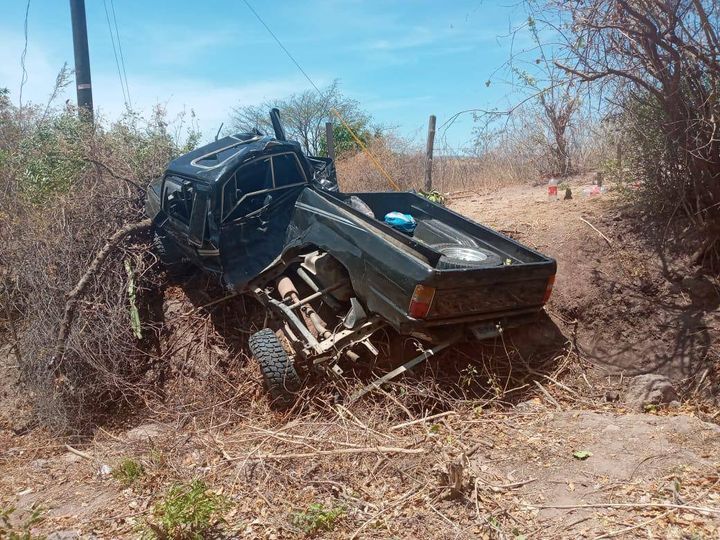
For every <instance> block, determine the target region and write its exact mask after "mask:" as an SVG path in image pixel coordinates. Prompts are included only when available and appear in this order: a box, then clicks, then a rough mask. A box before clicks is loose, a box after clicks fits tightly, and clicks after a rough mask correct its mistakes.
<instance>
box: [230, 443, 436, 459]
mask: <svg viewBox="0 0 720 540" xmlns="http://www.w3.org/2000/svg"><path fill="white" fill-rule="evenodd" d="M425 452H426V450H425V449H424V448H393V447H389V446H368V447H364V448H336V449H333V450H316V451H314V452H304V453H295V454H258V455H256V456H252V457H251V458H249V459H251V460H254V461H259V460H263V459H299V458H312V457H316V456H334V455H339V454H424V453H425ZM234 459H235V460H236V461H237V460H238V459H245V458H234Z"/></svg>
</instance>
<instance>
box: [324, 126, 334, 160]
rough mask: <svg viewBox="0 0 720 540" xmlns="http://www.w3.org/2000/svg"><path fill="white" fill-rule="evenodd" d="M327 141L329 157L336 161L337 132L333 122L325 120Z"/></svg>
mask: <svg viewBox="0 0 720 540" xmlns="http://www.w3.org/2000/svg"><path fill="white" fill-rule="evenodd" d="M325 143H326V144H327V157H329V158H330V159H332V160H333V161H335V132H334V131H333V124H332V122H325Z"/></svg>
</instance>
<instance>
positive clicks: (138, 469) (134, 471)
mask: <svg viewBox="0 0 720 540" xmlns="http://www.w3.org/2000/svg"><path fill="white" fill-rule="evenodd" d="M144 473H145V471H144V469H143V466H142V465H141V464H140V463H138V462H137V461H135V460H134V459H132V458H127V459H124V460H122V461H121V462H120V464H119V465H118V466H117V467H115V468H114V469H113V471H112V477H113V478H114V479H115V480H117V481H118V482H120V483H121V484H124V485H126V486H129V485H131V484H134V483H135V482H136V481H137V480H139V479H140V477H141V476H142V475H143V474H144Z"/></svg>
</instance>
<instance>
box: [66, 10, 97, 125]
mask: <svg viewBox="0 0 720 540" xmlns="http://www.w3.org/2000/svg"><path fill="white" fill-rule="evenodd" d="M70 16H71V18H72V31H73V47H74V49H75V85H76V87H77V104H78V112H79V115H80V118H82V119H84V120H88V121H89V122H90V123H92V121H93V98H92V83H91V82H90V53H89V51H88V38H87V22H86V20H85V0H70Z"/></svg>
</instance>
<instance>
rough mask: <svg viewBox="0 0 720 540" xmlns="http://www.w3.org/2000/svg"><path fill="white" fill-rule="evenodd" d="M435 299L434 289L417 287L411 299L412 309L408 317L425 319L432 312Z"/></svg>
mask: <svg viewBox="0 0 720 540" xmlns="http://www.w3.org/2000/svg"><path fill="white" fill-rule="evenodd" d="M433 298H435V289H434V288H433V287H428V286H427V285H415V290H414V291H413V295H412V298H411V299H410V307H408V315H410V316H411V317H413V318H415V319H424V318H425V317H426V316H427V314H428V311H430V306H431V305H432V301H433Z"/></svg>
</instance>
